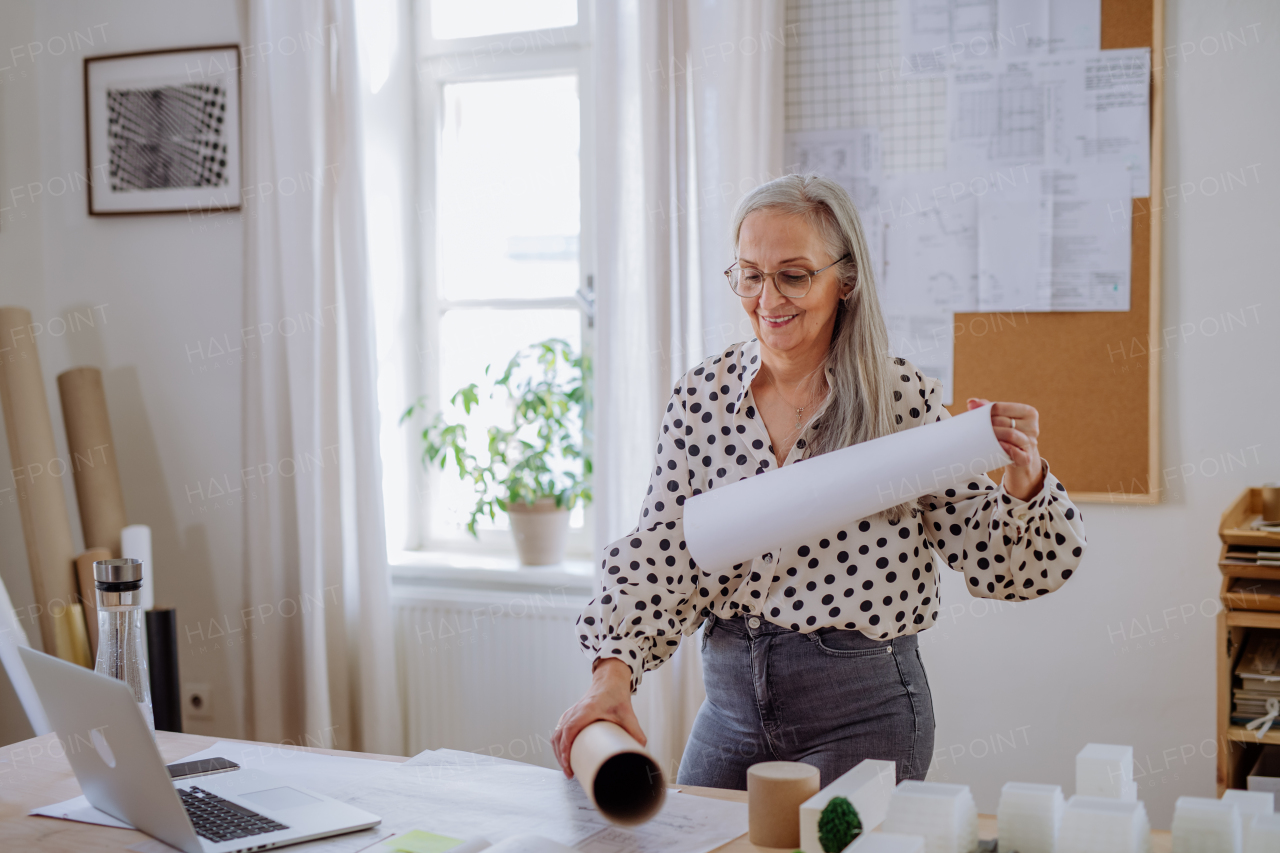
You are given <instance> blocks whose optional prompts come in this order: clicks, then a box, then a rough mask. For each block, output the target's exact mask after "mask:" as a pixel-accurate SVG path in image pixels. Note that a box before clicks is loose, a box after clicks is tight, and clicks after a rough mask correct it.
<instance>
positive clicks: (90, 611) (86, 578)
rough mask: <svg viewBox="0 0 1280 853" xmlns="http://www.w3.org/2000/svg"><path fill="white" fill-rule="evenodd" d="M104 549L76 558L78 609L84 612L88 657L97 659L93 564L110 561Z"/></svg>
mask: <svg viewBox="0 0 1280 853" xmlns="http://www.w3.org/2000/svg"><path fill="white" fill-rule="evenodd" d="M110 559H111V552H110V551H108V550H107V549H106V548H90V549H89V550H88V551H84V552H82V553H81V554H79V555H78V556H77V557H76V581H77V582H78V584H79V587H80V607H81V609H83V610H84V623H85V627H86V628H87V629H88V631H89V656H90V657H91V658H93V659H94V660H95V661H96V660H97V659H98V593H97V589H96V588H95V587H94V585H93V584H94V581H93V564H94V563H96V562H97V561H98V560H110Z"/></svg>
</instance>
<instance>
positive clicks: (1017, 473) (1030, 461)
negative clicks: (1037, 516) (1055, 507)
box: [968, 397, 1044, 501]
mask: <svg viewBox="0 0 1280 853" xmlns="http://www.w3.org/2000/svg"><path fill="white" fill-rule="evenodd" d="M987 402H988V401H987V400H983V399H981V398H979V397H970V398H969V403H968V405H969V408H970V409H978V408H981V407H982V406H985V405H987ZM991 426H992V427H993V428H994V429H995V433H996V439H997V440H998V441H999V442H1000V446H1001V447H1002V448H1004V452H1005V453H1007V454H1009V458H1010V459H1012V460H1013V465H1011V466H1009V467H1007V468H1005V469H1004V490H1005V491H1006V492H1008V493H1009V494H1011V495H1013V496H1014V497H1015V498H1018V499H1019V500H1024V501H1025V500H1030V499H1031V498H1033V497H1034V496H1035V495H1036V493H1037V492H1039V491H1040V489H1041V488H1042V487H1043V486H1044V471H1043V470H1042V468H1043V466H1042V465H1041V464H1040V449H1039V447H1037V445H1036V439H1037V438H1039V437H1040V413H1039V412H1037V411H1036V410H1035V409H1034V408H1033V407H1031V406H1028V405H1027V404H1026V403H996V404H995V405H993V406H992V407H991Z"/></svg>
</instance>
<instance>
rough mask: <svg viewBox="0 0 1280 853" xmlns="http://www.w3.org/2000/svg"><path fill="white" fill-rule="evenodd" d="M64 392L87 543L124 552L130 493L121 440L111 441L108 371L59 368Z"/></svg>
mask: <svg viewBox="0 0 1280 853" xmlns="http://www.w3.org/2000/svg"><path fill="white" fill-rule="evenodd" d="M58 396H59V397H61V398H62V421H63V423H64V424H65V425H66V427H67V450H68V451H69V452H70V454H71V472H72V476H74V477H75V481H76V502H77V503H78V504H79V505H80V526H81V528H82V529H83V530H84V547H86V548H106V549H107V550H109V551H110V552H111V556H112V557H119V556H121V555H120V531H121V530H122V529H123V528H124V524H125V514H124V492H123V491H122V490H121V489H120V469H119V467H118V466H117V465H116V449H115V442H113V441H112V440H111V421H110V420H109V419H108V418H107V396H106V393H105V392H104V391H103V390H102V371H100V370H98V368H96V367H77V368H74V369H72V370H68V371H66V372H65V373H59V374H58Z"/></svg>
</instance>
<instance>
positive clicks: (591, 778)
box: [569, 720, 667, 826]
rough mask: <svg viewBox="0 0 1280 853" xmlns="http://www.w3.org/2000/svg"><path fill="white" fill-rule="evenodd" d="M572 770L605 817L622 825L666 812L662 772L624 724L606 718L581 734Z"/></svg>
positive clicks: (571, 753)
mask: <svg viewBox="0 0 1280 853" xmlns="http://www.w3.org/2000/svg"><path fill="white" fill-rule="evenodd" d="M569 766H570V767H572V768H573V775H574V776H576V777H577V779H578V783H579V784H581V785H582V790H584V791H586V792H587V796H588V797H589V798H590V799H591V802H592V804H594V805H595V807H596V809H597V810H598V811H599V812H600V814H602V815H604V816H605V817H606V818H608V819H609V820H610V821H612V822H613V823H616V824H620V825H622V826H635V825H636V824H640V823H644V822H645V821H647V820H648V819H649V818H651V817H653V816H654V815H656V814H657V813H658V812H659V811H660V810H661V809H662V801H663V800H665V799H666V796H667V785H666V782H665V781H664V780H663V778H662V768H661V767H659V766H658V762H656V761H654V760H653V756H652V755H650V754H649V753H648V752H646V751H645V749H644V747H642V746H641V745H640V744H639V743H637V742H636V740H635V738H633V737H631V735H629V734H627V733H626V731H624V730H623V728H622V726H619V725H617V724H615V723H610V722H606V721H604V720H601V721H599V722H595V723H592V724H591V725H589V726H587V727H586V728H585V729H583V730H582V731H581V732H579V733H578V738H577V740H575V741H574V742H573V748H572V749H571V750H569Z"/></svg>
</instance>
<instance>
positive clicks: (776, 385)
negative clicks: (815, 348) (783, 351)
mask: <svg viewBox="0 0 1280 853" xmlns="http://www.w3.org/2000/svg"><path fill="white" fill-rule="evenodd" d="M821 369H822V367H821V366H819V367H818V368H817V369H815V370H811V371H810V372H809V373H806V374H805V375H804V376H803V377H801V379H800V382H797V383H796V387H797V388H798V387H800V385H801V384H802V383H803V382H804V381H805V380H806V379H808V378H809V377H810V376H812V375H813V374H815V373H817V372H818V370H821ZM770 379H771V380H772V381H773V390H774V391H776V392H777V394H778V396H779V397H781V398H782V402H784V403H786V404H787V405H788V406H790V407H791V408H793V409H795V410H796V425H795V427H793V429H796V430H798V429H800V427H802V426H803V425H804V424H803V422H802V421H801V420H800V416H801V415H802V414H804V410H805V409H807V408H808V407H809V406H810V405H811V404H812V402H813V401H812V400H810V401H809V402H808V403H805V404H804V405H803V406H797V405H796V404H795V403H792V402H791V401H790V400H788V399H787V398H786V395H785V394H783V393H782V384H781V383H780V382H778V380H777V379H776V378H774V377H773V376H770Z"/></svg>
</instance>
